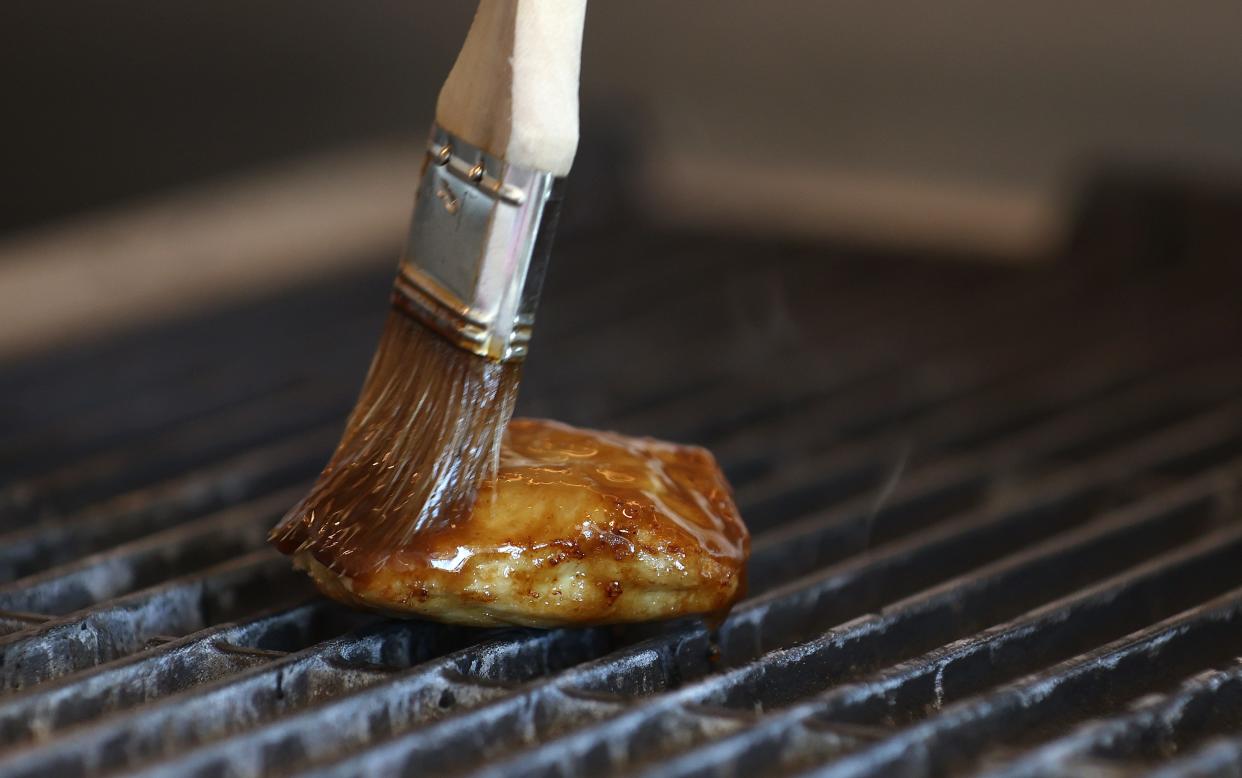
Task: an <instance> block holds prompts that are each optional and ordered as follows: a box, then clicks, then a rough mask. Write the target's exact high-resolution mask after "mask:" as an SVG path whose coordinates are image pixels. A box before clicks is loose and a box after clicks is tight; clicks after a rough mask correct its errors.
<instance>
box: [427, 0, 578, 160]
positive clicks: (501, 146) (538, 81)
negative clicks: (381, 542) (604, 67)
mask: <svg viewBox="0 0 1242 778" xmlns="http://www.w3.org/2000/svg"><path fill="white" fill-rule="evenodd" d="M585 16H586V0H480V2H479V9H478V11H476V12H475V15H474V22H473V23H472V24H471V25H470V32H469V33H468V34H467V35H466V42H465V44H464V45H463V46H462V48H461V53H460V54H458V55H457V62H456V63H455V64H454V65H453V69H452V71H451V72H450V73H449V75H448V78H447V79H446V80H445V82H444V87H443V88H442V89H441V90H440V100H439V102H438V103H437V104H436V122H437V123H438V124H439V125H440V126H441V127H443V128H444V129H446V130H448V131H449V132H450V133H452V134H454V135H456V136H458V137H460V138H461V139H463V140H465V141H467V142H468V143H472V144H474V145H475V146H478V147H480V148H482V149H483V150H484V151H487V152H489V153H491V154H493V155H495V156H497V157H500V158H502V159H504V160H505V161H507V162H509V163H510V164H514V165H521V166H523V167H531V168H535V169H538V170H544V171H547V172H549V173H552V174H554V175H558V176H563V175H565V174H566V173H568V172H569V168H570V166H571V165H572V164H573V161H574V152H575V151H576V150H577V148H578V70H579V64H580V59H581V52H582V25H583V20H584V18H585Z"/></svg>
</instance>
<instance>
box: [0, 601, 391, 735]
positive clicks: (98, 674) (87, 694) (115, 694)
mask: <svg viewBox="0 0 1242 778" xmlns="http://www.w3.org/2000/svg"><path fill="white" fill-rule="evenodd" d="M373 620H375V617H371V616H366V615H363V614H358V613H355V612H353V611H349V610H346V609H345V608H343V607H341V606H338V605H336V604H335V603H331V602H328V601H324V600H322V599H317V600H315V601H313V602H309V603H307V604H304V605H299V606H295V607H293V608H288V609H286V608H280V609H278V610H275V611H272V612H268V613H263V614H260V615H258V616H255V617H254V618H251V619H247V620H245V621H240V622H225V623H223V624H219V625H217V626H215V627H212V628H211V629H208V630H204V631H202V632H198V633H194V634H193V635H191V636H188V637H186V638H181V639H178V640H173V641H167V642H163V643H160V644H158V645H153V646H151V647H150V648H147V649H146V650H144V651H142V652H139V653H137V654H131V655H129V656H127V657H125V658H123V659H121V660H118V661H114V662H110V663H107V664H104V665H101V666H100V667H99V668H98V669H92V670H89V671H86V672H83V673H76V674H74V673H71V674H69V675H66V676H62V677H60V678H58V679H55V680H52V681H48V682H45V683H43V684H39V685H38V686H35V687H33V688H31V689H28V690H26V691H23V692H18V693H16V694H10V695H6V696H4V697H0V737H3V740H4V742H5V743H6V744H7V745H8V746H9V747H13V746H15V745H17V744H20V743H23V742H29V741H31V740H36V739H37V740H48V739H51V738H52V737H54V736H55V735H56V734H57V733H59V732H60V731H61V730H63V729H65V728H67V727H69V726H72V725H74V724H79V723H82V722H84V721H88V720H90V719H94V718H98V717H100V716H103V715H106V714H108V713H113V712H116V711H118V710H124V709H127V708H132V707H134V706H137V705H141V704H144V703H149V702H152V701H155V700H158V699H160V698H163V697H167V696H169V695H172V694H175V693H176V692H179V691H183V690H185V689H187V688H190V687H191V686H193V685H196V684H201V683H205V682H207V681H209V680H212V679H214V678H220V677H223V676H225V675H232V674H236V673H240V672H241V671H243V670H245V669H248V668H251V667H254V666H256V665H258V664H262V663H264V662H265V661H267V660H263V659H261V658H259V657H258V656H257V655H247V654H242V653H238V652H226V651H221V650H220V647H221V646H225V645H227V646H238V647H245V648H254V649H257V650H261V651H283V652H295V651H300V650H302V649H304V648H306V647H308V646H311V645H315V644H318V643H321V642H322V641H324V640H326V639H328V638H332V637H335V636H337V635H340V634H342V633H344V632H345V631H346V630H348V629H349V628H351V627H354V626H357V625H360V624H362V623H365V622H368V621H373Z"/></svg>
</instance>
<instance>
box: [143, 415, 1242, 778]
mask: <svg viewBox="0 0 1242 778" xmlns="http://www.w3.org/2000/svg"><path fill="white" fill-rule="evenodd" d="M1235 413H1236V412H1235ZM1236 421H1237V420H1236V419H1235V424H1234V427H1233V428H1234V429H1235V430H1236V428H1237V424H1236ZM1200 422H1201V423H1200V424H1199V425H1198V428H1197V429H1198V431H1199V434H1200V437H1202V435H1203V434H1204V433H1205V432H1206V433H1207V434H1209V435H1211V434H1214V435H1217V436H1223V433H1222V426H1224V425H1222V423H1221V419H1220V418H1219V417H1216V416H1213V417H1210V418H1208V419H1205V420H1200ZM1175 432H1178V431H1177V430H1175ZM1165 438H1166V439H1164V440H1162V439H1157V440H1153V441H1149V445H1147V446H1139V447H1137V448H1138V449H1139V450H1140V452H1143V453H1140V454H1139V456H1138V457H1131V458H1130V460H1131V461H1122V460H1124V459H1126V458H1125V457H1116V460H1117V461H1115V462H1112V463H1108V464H1107V465H1105V466H1102V467H1100V468H1099V469H1100V470H1101V471H1105V472H1108V471H1115V472H1134V471H1135V470H1136V468H1135V465H1136V464H1138V463H1140V462H1142V461H1143V458H1144V457H1146V458H1147V459H1148V460H1153V461H1152V462H1150V464H1163V462H1162V460H1164V459H1176V458H1177V457H1179V456H1181V455H1183V454H1184V453H1185V451H1184V448H1185V447H1179V446H1172V445H1169V443H1171V442H1172V440H1173V439H1176V438H1177V436H1176V435H1167V436H1165ZM1015 514H1017V515H1013V514H1011V515H1010V516H1009V517H1008V518H1009V521H1008V522H1001V523H1000V524H999V525H998V526H993V527H992V531H991V534H992V536H993V537H994V540H993V543H997V542H999V543H1002V544H1004V543H1006V542H1008V543H1010V544H1014V543H1017V544H1019V547H1020V545H1021V543H1022V542H1024V540H1025V538H1024V537H1021V536H1020V535H1016V534H1015V529H1016V528H1017V527H1023V528H1026V529H1027V530H1028V531H1031V530H1032V529H1034V530H1036V531H1038V528H1039V527H1040V525H1039V523H1038V522H1031V521H1029V520H1026V521H1023V519H1028V518H1029V516H1028V515H1025V514H1023V513H1022V511H1021V509H1017V510H1015ZM1089 515H1090V514H1088V516H1089ZM1085 518H1086V517H1083V518H1082V519H1080V520H1085ZM970 524H972V525H974V526H979V525H982V526H983V527H986V526H987V522H986V521H985V520H979V519H976V520H975V521H973V522H970ZM941 534H943V535H946V536H948V537H949V538H950V539H951V538H952V537H953V535H952V533H951V532H942V533H941ZM980 539H981V538H980V537H979V534H978V530H977V531H976V534H975V535H973V536H970V535H967V536H966V537H965V538H963V539H962V540H961V541H960V542H959V548H956V549H953V550H954V551H957V552H959V553H961V552H963V551H965V552H967V553H974V554H977V555H978V557H979V559H977V560H969V559H968V560H966V562H965V563H964V564H966V565H969V564H971V563H972V562H973V563H974V564H979V563H982V562H985V561H987V560H988V559H989V558H991V557H993V556H995V555H996V554H997V549H996V548H995V546H991V545H987V544H980V543H979V542H978V541H979V540H980ZM904 546H905V548H904V549H903V550H905V551H906V559H907V561H906V565H905V567H906V569H907V570H908V571H911V572H910V573H908V574H907V575H906V576H905V577H906V579H907V584H906V588H907V589H908V591H911V592H912V591H917V590H918V589H919V588H920V587H921V586H925V585H926V583H927V582H926V581H925V580H919V575H923V576H924V577H925V576H926V575H928V574H929V573H925V572H923V571H925V570H927V569H928V568H929V567H930V566H931V565H932V564H934V561H935V559H936V558H937V557H938V556H944V555H945V552H946V551H947V550H948V548H946V547H943V546H942V547H940V548H937V547H934V546H932V545H929V544H928V543H927V542H926V540H925V539H923V538H916V539H912V540H911V541H910V542H908V543H906V544H904ZM1002 547H1003V546H1002ZM949 548H952V547H951V546H950V547H949ZM783 557H784V554H780V553H777V554H774V555H773V559H774V560H781V559H783ZM756 558H757V559H759V560H761V559H762V558H763V554H762V550H761V549H756ZM831 572H832V569H831V568H829V571H825V573H823V574H819V575H816V576H813V577H812V579H811V586H810V588H807V587H806V586H805V585H803V586H801V587H798V586H793V585H791V588H793V592H791V593H789V594H787V595H785V596H784V597H775V598H773V597H769V598H767V599H768V601H767V602H765V601H764V599H765V598H764V597H762V596H761V597H760V598H758V599H755V600H749V601H747V602H745V603H743V604H742V605H741V606H740V607H739V608H738V609H737V611H736V612H735V613H736V615H735V616H733V617H731V618H730V619H729V621H727V622H726V624H725V625H724V626H723V627H722V629H721V632H720V636H719V642H720V646H721V653H722V654H724V655H725V656H726V657H727V658H730V659H731V658H732V657H733V656H735V655H738V654H742V653H746V652H749V653H751V654H753V653H754V652H757V651H768V650H771V649H773V648H777V647H779V646H755V645H753V644H754V638H753V634H754V632H753V631H752V630H751V629H749V628H748V627H749V626H750V625H751V624H753V622H750V620H749V619H748V614H750V613H752V612H753V611H757V610H760V609H763V610H765V611H775V610H778V609H782V608H783V609H790V610H789V612H786V613H780V614H779V615H780V617H781V618H779V619H776V618H771V619H770V620H768V623H766V624H763V629H762V633H763V634H764V635H765V636H768V637H770V638H775V639H776V640H777V641H779V637H778V635H777V634H776V633H777V631H778V630H779V629H781V627H783V628H784V629H786V630H793V631H794V634H793V635H786V639H787V642H786V644H787V645H788V644H791V643H796V642H798V641H799V640H800V639H803V638H804V636H805V635H806V634H808V633H813V632H815V631H816V630H822V629H823V628H825V627H826V626H829V625H831V624H835V623H840V621H843V620H845V619H846V618H849V617H850V615H851V613H849V612H842V609H843V608H844V609H849V608H851V607H855V608H856V610H855V611H854V613H862V612H865V610H866V608H867V607H869V605H870V602H869V601H862V602H860V601H861V600H864V599H865V598H866V597H867V596H870V597H871V598H872V599H874V598H875V596H876V594H880V595H881V596H889V597H896V596H900V594H903V593H905V592H900V591H899V592H897V593H893V592H887V593H886V592H881V591H879V589H880V587H879V586H878V585H877V584H883V583H884V582H885V581H886V580H891V579H892V578H896V577H897V576H895V575H893V571H892V570H891V569H884V568H883V567H882V566H876V565H866V564H864V565H863V567H862V573H863V574H862V576H861V578H860V577H859V575H850V574H849V571H848V570H847V571H845V572H844V573H842V574H838V575H832V574H831ZM867 572H870V573H871V576H870V578H868V577H867V576H866V575H865V574H866V573H867ZM932 577H933V578H935V576H934V575H933V576H932ZM910 579H913V580H910ZM851 584H852V586H851ZM890 586H891V584H890ZM773 600H775V605H774V604H773ZM825 609H826V610H827V611H829V612H828V613H824V611H825ZM817 611H818V612H817ZM734 624H741V625H742V626H741V627H737V628H735V627H733V626H732V625H734ZM688 630H689V631H685V632H681V633H673V634H671V635H669V636H667V637H664V638H657V639H654V643H653V642H652V641H648V642H647V643H643V644H639V645H638V646H635V647H633V648H632V649H628V650H624V651H623V652H621V653H620V654H619V655H617V656H615V657H613V658H611V659H603V660H600V661H599V662H593V663H590V664H587V665H584V666H580V667H574V668H572V669H570V670H567V671H566V672H563V673H561V674H560V675H558V676H554V677H553V678H551V679H549V680H547V681H545V682H543V683H540V684H536V685H535V686H534V687H533V690H527V691H525V692H523V693H521V694H517V695H510V696H507V697H503V698H501V699H499V700H497V701H496V702H494V703H492V704H490V705H484V706H483V707H481V708H478V709H476V710H473V711H470V712H467V713H465V714H462V715H460V716H457V717H454V718H452V719H449V720H447V721H445V722H443V723H442V724H440V725H432V726H428V727H425V728H424V729H421V730H417V731H416V732H417V734H415V735H412V736H409V737H407V738H404V739H402V740H399V741H395V742H396V743H398V744H400V746H401V747H402V749H406V748H410V747H411V743H413V744H414V745H415V746H418V747H419V748H418V750H417V751H416V754H417V756H416V759H417V763H418V764H419V765H420V766H422V767H424V768H426V767H428V766H434V767H435V768H436V769H445V768H447V767H450V766H452V767H457V766H461V765H460V764H459V763H457V762H455V760H461V759H464V758H469V757H470V756H484V755H487V754H489V751H488V749H489V748H492V749H495V748H496V747H498V744H500V743H505V742H508V741H510V740H511V739H512V738H514V737H520V736H523V735H525V736H531V734H532V733H533V732H538V733H539V734H540V735H543V734H546V730H544V729H540V728H539V727H538V725H537V723H536V722H538V721H540V720H546V719H548V718H549V717H555V719H556V720H557V721H560V722H561V725H562V726H568V725H570V724H572V725H579V724H581V723H582V722H583V721H586V720H587V719H586V718H585V716H586V715H587V711H584V710H579V709H578V707H575V705H576V703H575V702H574V701H573V700H570V701H568V702H567V701H566V700H565V699H563V698H564V692H565V691H566V690H567V689H574V690H581V689H583V688H584V687H585V688H586V689H588V690H591V691H598V690H601V689H608V688H617V687H621V688H630V689H633V690H634V693H639V692H640V691H641V692H644V693H650V692H654V691H657V690H659V689H660V688H662V687H663V685H664V684H667V683H668V682H669V676H670V675H671V676H672V677H682V678H685V677H693V676H701V675H703V674H706V673H707V672H710V671H711V669H712V668H711V667H710V665H709V664H708V662H707V659H706V656H707V654H708V643H709V636H708V635H707V634H706V632H705V631H704V630H703V629H702V627H701V626H697V625H694V626H691V627H689V628H688ZM734 646H737V648H734ZM672 667H676V668H677V669H676V670H675V671H673V670H672V669H671V668H672ZM410 678H411V680H409V681H406V679H403V678H399V679H394V680H393V681H392V682H391V683H389V684H386V685H384V686H379V687H375V688H374V689H371V690H368V691H365V692H361V693H358V694H355V695H351V696H350V697H347V698H344V699H342V700H339V701H335V702H330V703H326V704H324V705H321V706H319V707H317V708H315V709H312V710H309V711H305V712H303V713H299V714H296V715H294V716H291V717H288V718H286V719H282V720H278V721H276V722H274V723H272V724H269V725H266V726H264V727H260V728H258V729H254V730H251V731H249V732H246V733H242V734H239V735H237V736H234V737H233V738H230V739H229V740H227V741H220V742H219V743H218V744H217V745H215V746H207V747H205V748H203V749H200V750H198V751H191V752H190V753H189V754H188V755H184V754H183V755H181V756H180V757H179V758H178V759H177V760H176V761H173V762H171V763H169V764H165V765H162V766H161V767H160V768H159V770H162V771H165V772H164V773H162V774H170V775H171V774H178V773H180V774H185V771H187V770H190V769H191V768H194V769H208V768H209V769H217V768H220V769H222V768H223V765H227V767H228V769H229V771H231V772H234V773H236V774H261V773H262V772H263V770H272V769H277V767H278V766H279V765H285V766H288V765H290V764H292V763H293V761H294V760H295V759H296V757H297V755H298V754H302V755H306V754H315V753H317V752H318V753H320V754H321V756H320V757H319V758H324V756H323V755H322V752H323V751H324V750H325V749H331V748H332V747H333V743H332V737H333V736H335V735H338V734H339V735H340V736H341V737H342V738H344V737H348V736H349V734H352V735H355V736H356V735H358V733H357V732H353V733H349V734H347V733H344V732H339V731H334V732H333V733H332V734H331V735H329V734H326V733H325V726H326V725H327V722H329V721H337V720H342V719H351V718H353V717H355V716H357V715H360V714H361V711H362V710H369V711H371V713H372V715H376V716H380V717H381V718H382V719H383V720H384V721H385V726H384V729H385V730H387V729H389V728H394V727H395V725H396V724H397V723H398V722H399V718H398V717H400V716H402V715H411V714H410V711H409V708H408V706H405V705H404V703H403V700H405V699H406V698H407V697H408V696H409V695H410V694H412V693H413V691H412V689H410V688H407V686H406V684H407V683H410V684H415V685H416V684H417V683H418V679H419V678H420V676H419V675H418V674H414V675H413V676H411V677H410ZM653 684H654V685H653ZM545 690H551V691H548V693H547V694H543V693H541V692H542V691H545ZM365 697H370V698H371V700H370V702H365V701H363V700H361V699H360V698H365ZM550 700H554V702H553V701H550ZM579 707H581V706H579ZM589 707H590V708H591V710H598V709H599V706H597V705H594V704H592V705H591V706H589ZM532 717H533V718H532ZM418 721H420V720H418V719H417V716H416V722H415V723H418ZM329 729H331V728H330V727H329ZM370 738H371V739H373V738H374V733H372V734H371V735H370ZM277 744H284V745H283V746H281V747H280V748H279V749H278V747H277ZM354 745H355V746H357V745H358V743H356V742H355V743H354ZM274 750H278V751H279V753H280V758H279V760H278V762H276V763H266V762H264V761H263V760H264V756H263V755H264V754H271V753H273V752H274ZM329 753H331V752H330V751H329ZM410 758H414V757H411V756H410V754H409V752H405V751H403V753H402V755H401V759H402V763H405V762H404V760H406V759H410ZM388 766H389V767H392V763H388ZM256 767H259V768H260V769H259V770H258V772H257V773H256V772H254V769H255V768H256ZM154 774H161V773H160V772H158V771H157V772H156V773H154Z"/></svg>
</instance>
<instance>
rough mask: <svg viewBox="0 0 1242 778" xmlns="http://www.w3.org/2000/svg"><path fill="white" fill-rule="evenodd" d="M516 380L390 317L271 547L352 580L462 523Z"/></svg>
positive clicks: (510, 372)
mask: <svg viewBox="0 0 1242 778" xmlns="http://www.w3.org/2000/svg"><path fill="white" fill-rule="evenodd" d="M520 373H521V366H520V364H518V363H498V362H493V361H491V360H488V359H485V358H483V357H479V356H476V355H474V354H472V353H470V352H468V351H465V350H463V349H460V348H458V347H456V346H454V345H453V344H451V343H449V342H448V341H446V340H445V339H444V338H442V337H440V336H439V335H438V334H436V333H435V332H433V331H431V330H430V329H428V328H426V327H424V326H423V325H422V324H421V323H419V322H417V321H415V320H413V319H411V318H410V317H409V316H408V315H406V314H405V313H403V312H401V311H400V310H395V309H394V310H393V311H391V312H390V313H389V315H388V321H387V322H386V323H385V325H384V333H383V335H382V336H381V337H380V343H379V347H378V349H377V350H376V352H375V358H374V360H373V361H372V363H371V369H370V371H369V372H368V373H367V378H366V382H365V383H364V384H363V387H362V393H361V395H360V396H359V398H358V404H357V405H356V406H354V410H353V412H352V413H351V414H350V416H349V420H348V422H347V423H346V427H345V434H344V435H343V436H342V438H341V442H340V444H339V445H338V446H337V448H336V452H335V453H334V454H333V455H332V459H331V460H330V461H329V462H328V465H327V467H326V468H324V471H323V473H322V474H320V476H319V479H318V481H316V483H315V485H314V487H313V488H312V489H311V490H310V493H309V494H307V495H306V497H305V498H303V499H302V501H301V502H300V503H298V504H297V505H296V506H295V507H294V508H293V509H292V510H291V511H289V513H288V514H286V516H285V518H284V519H283V520H282V521H281V522H280V524H278V525H277V526H276V528H275V529H274V530H272V533H271V536H270V537H271V540H272V542H273V543H274V544H276V545H277V546H278V547H279V548H281V550H283V551H285V552H286V553H292V552H293V551H296V550H309V551H310V552H311V553H312V554H313V555H314V556H315V558H316V559H317V560H318V561H319V562H320V563H321V564H324V565H326V566H328V567H330V568H332V569H333V570H334V571H336V572H338V573H342V574H345V573H351V572H352V573H360V572H365V571H367V570H368V569H375V568H376V567H379V566H380V565H382V564H383V563H384V561H385V560H386V559H387V557H388V555H390V554H391V553H393V552H395V551H399V550H401V549H403V548H405V547H407V546H409V545H410V544H411V542H412V541H414V539H415V538H416V536H417V535H419V534H420V533H423V532H429V531H434V530H435V529H438V528H440V527H444V526H446V525H448V524H449V523H451V522H453V521H455V520H457V519H462V518H464V517H465V516H466V514H467V513H468V512H469V511H470V510H471V508H472V507H473V505H474V500H475V496H476V494H477V489H478V485H479V483H480V482H482V481H483V480H485V479H487V478H491V477H494V476H495V473H496V468H497V466H498V462H499V457H500V442H501V437H502V435H503V434H504V430H505V427H506V425H507V424H508V423H509V419H510V418H511V417H512V415H513V405H514V401H515V400H516V399H517V391H518V382H519V379H520Z"/></svg>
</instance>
